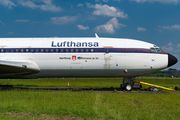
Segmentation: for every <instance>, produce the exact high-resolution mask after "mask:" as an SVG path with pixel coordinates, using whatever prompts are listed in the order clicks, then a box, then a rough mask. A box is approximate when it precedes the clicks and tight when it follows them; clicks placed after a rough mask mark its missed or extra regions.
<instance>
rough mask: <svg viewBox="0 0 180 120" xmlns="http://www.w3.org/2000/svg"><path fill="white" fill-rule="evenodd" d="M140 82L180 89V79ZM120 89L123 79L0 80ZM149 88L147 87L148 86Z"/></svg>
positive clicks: (6, 82)
mask: <svg viewBox="0 0 180 120" xmlns="http://www.w3.org/2000/svg"><path fill="white" fill-rule="evenodd" d="M137 80H138V81H143V82H148V83H151V84H157V85H160V86H168V87H173V88H174V87H175V86H178V85H179V87H180V78H173V79H172V78H144V77H142V78H137ZM68 82H69V85H70V87H119V86H120V84H122V78H57V79H53V78H42V79H0V85H12V86H24V87H28V86H38V87H67V86H68ZM146 87H147V86H146Z"/></svg>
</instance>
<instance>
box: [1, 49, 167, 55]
mask: <svg viewBox="0 0 180 120" xmlns="http://www.w3.org/2000/svg"><path fill="white" fill-rule="evenodd" d="M83 52H84V53H88V52H89V53H92V52H93V53H157V54H167V53H166V52H164V51H161V52H154V51H151V50H150V49H143V48H1V49H0V53H83Z"/></svg>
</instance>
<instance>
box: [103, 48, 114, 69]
mask: <svg viewBox="0 0 180 120" xmlns="http://www.w3.org/2000/svg"><path fill="white" fill-rule="evenodd" d="M104 50H105V53H104V69H110V68H111V65H112V55H111V54H110V52H111V49H110V48H105V49H104Z"/></svg>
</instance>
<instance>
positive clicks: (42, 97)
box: [0, 78, 180, 120]
mask: <svg viewBox="0 0 180 120" xmlns="http://www.w3.org/2000/svg"><path fill="white" fill-rule="evenodd" d="M138 80H140V81H145V82H149V83H154V84H158V85H164V86H171V87H174V86H180V79H176V78H174V79H171V78H138ZM68 81H69V83H70V86H74V87H118V86H119V84H120V83H121V82H122V79H121V78H93V79H92V78H87V79H85V78H76V79H73V78H72V79H68V78H65V79H27V80H23V79H18V80H13V79H12V80H11V79H10V80H8V79H4V80H0V83H1V85H13V86H56V87H59V86H67V82H68ZM0 103H1V104H0V119H6V120H9V119H11V120H13V119H14V120H16V119H17V120H19V119H20V120H21V119H22V120H24V119H26V120H28V119H29V120H31V119H35V120H36V119H37V120H39V119H43V120H44V119H47V120H49V119H50V120H51V119H52V120H54V119H55V120H56V119H90V120H92V119H97V120H99V119H100V120H101V119H116V120H144V119H147V120H150V119H154V120H177V119H180V91H160V92H144V91H137V92H121V91H87V92H84V91H78V92H74V91H70V90H68V91H50V90H20V89H17V90H1V91H0Z"/></svg>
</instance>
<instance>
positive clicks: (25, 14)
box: [0, 0, 180, 70]
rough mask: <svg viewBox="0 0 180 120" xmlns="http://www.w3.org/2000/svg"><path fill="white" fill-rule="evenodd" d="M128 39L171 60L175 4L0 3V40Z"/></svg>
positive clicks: (178, 47)
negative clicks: (147, 44)
mask: <svg viewBox="0 0 180 120" xmlns="http://www.w3.org/2000/svg"><path fill="white" fill-rule="evenodd" d="M94 33H97V34H98V35H99V37H109V38H130V39H137V40H142V41H145V42H150V43H153V44H155V45H157V46H159V47H161V48H162V49H163V50H164V51H166V52H168V53H170V54H172V55H174V56H176V57H177V58H178V60H179V62H178V63H177V64H176V65H174V66H172V67H171V68H175V69H179V70H180V0H0V38H14V37H15V38H18V37H20V38H22V37H26V38H29V37H95V35H94Z"/></svg>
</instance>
